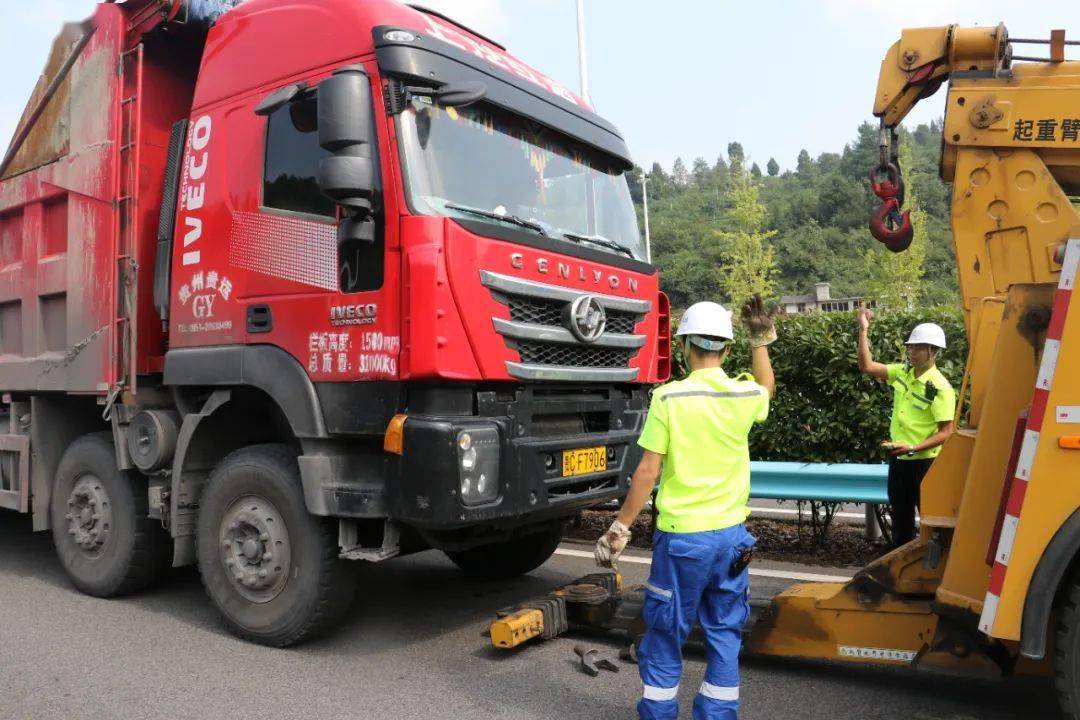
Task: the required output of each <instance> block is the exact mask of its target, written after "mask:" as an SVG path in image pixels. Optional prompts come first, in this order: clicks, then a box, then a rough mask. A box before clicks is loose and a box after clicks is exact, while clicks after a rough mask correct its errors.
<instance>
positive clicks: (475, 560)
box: [446, 524, 563, 580]
mask: <svg viewBox="0 0 1080 720" xmlns="http://www.w3.org/2000/svg"><path fill="white" fill-rule="evenodd" d="M562 536H563V526H562V525H561V524H559V525H557V526H555V527H554V528H551V529H548V530H545V531H543V532H539V533H534V534H531V535H525V536H523V537H520V538H518V539H516V540H511V541H509V542H502V543H493V544H491V545H481V546H480V547H477V548H473V549H471V550H464V551H462V552H448V553H446V556H447V557H449V558H450V559H451V560H452V561H453V562H454V564H455V565H457V566H458V567H459V568H461V569H462V570H463V571H464V572H465V574H466V575H468V576H470V577H479V578H486V579H488V580H507V579H509V578H513V577H517V576H518V575H524V574H525V573H528V572H532V571H533V570H535V569H536V568H538V567H540V566H541V565H543V564H544V563H545V562H547V559H548V558H550V557H551V556H552V555H554V554H555V549H556V548H557V547H559V543H560V542H562Z"/></svg>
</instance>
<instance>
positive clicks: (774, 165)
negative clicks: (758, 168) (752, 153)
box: [765, 158, 780, 177]
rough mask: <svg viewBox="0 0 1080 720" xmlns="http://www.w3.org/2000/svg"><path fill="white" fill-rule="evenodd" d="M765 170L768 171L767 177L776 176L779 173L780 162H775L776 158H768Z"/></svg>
mask: <svg viewBox="0 0 1080 720" xmlns="http://www.w3.org/2000/svg"><path fill="white" fill-rule="evenodd" d="M765 170H766V171H767V172H768V173H769V177H776V176H777V175H779V174H780V163H778V162H776V158H769V162H768V163H767V164H766V165H765Z"/></svg>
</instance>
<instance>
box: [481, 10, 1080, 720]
mask: <svg viewBox="0 0 1080 720" xmlns="http://www.w3.org/2000/svg"><path fill="white" fill-rule="evenodd" d="M1027 44H1040V45H1043V46H1045V47H1046V49H1048V50H1049V57H1046V58H1032V57H1020V56H1015V55H1013V48H1014V46H1019V45H1027ZM1075 44H1080V43H1075V42H1074V43H1070V42H1067V41H1066V40H1065V33H1064V31H1054V32H1053V33H1052V35H1051V38H1050V39H1049V40H1022V39H1012V40H1010V39H1009V37H1008V34H1007V32H1006V29H1005V27H1004V26H1003V25H999V26H997V27H989V28H961V27H958V26H955V25H951V26H948V27H937V28H915V29H910V30H905V31H904V32H903V34H902V35H901V38H900V41H899V42H897V43H896V44H895V45H893V46H892V47H891V48H890V49H889V52H888V54H887V55H886V56H885V60H884V61H883V62H882V65H881V75H880V79H879V81H878V88H877V97H876V99H875V103H874V114H875V115H876V116H878V117H879V118H880V119H881V138H882V139H881V145H882V150H881V165H880V166H879V167H878V168H875V169H874V170H873V171H872V172H871V178H872V181H873V187H874V191H875V193H877V194H878V195H880V196H881V197H882V198H883V204H882V207H881V209H880V210H879V211H878V212H877V213H875V214H874V216H873V219H872V220H871V222H870V230H871V233H872V234H873V235H874V236H875V237H877V238H878V239H879V240H881V241H882V242H884V243H885V244H886V245H887V246H888V247H889V248H890V249H891V250H894V251H896V252H900V251H902V250H904V249H905V248H906V247H907V246H908V245H909V244H910V239H911V238H910V234H911V226H910V221H909V219H908V218H907V217H906V214H905V213H903V212H901V207H902V205H901V203H902V187H903V182H902V178H901V177H900V173H899V170H898V169H897V168H896V164H895V158H896V140H897V136H896V131H895V128H896V126H897V125H898V123H900V122H901V121H902V120H903V119H904V117H905V116H906V115H907V114H908V112H909V111H910V110H911V109H912V108H913V107H914V106H915V104H916V103H917V102H918V101H919V100H921V99H923V98H925V97H928V96H930V95H932V94H933V93H934V92H935V91H937V90H938V88H939V87H940V86H941V85H942V84H943V83H945V82H946V81H948V83H949V85H948V99H947V106H946V111H945V125H944V142H943V147H942V156H941V175H942V178H943V179H945V180H946V181H948V182H951V183H952V184H953V192H952V227H953V238H954V241H955V246H956V248H955V249H956V261H957V267H958V269H959V279H960V289H961V294H962V298H963V309H964V316H965V322H966V329H967V335H968V341H969V345H970V353H969V356H968V361H967V367H966V369H965V373H964V379H963V384H962V388H961V398H962V402H961V403H960V408H959V409H958V414H957V418H956V421H955V423H954V430H953V433H952V435H951V436H950V437H949V439H948V441H947V442H946V443H945V446H944V448H943V450H942V452H941V455H940V456H939V457H938V459H937V460H936V462H935V463H934V465H933V467H932V469H931V470H930V473H929V474H928V475H927V477H926V479H925V480H924V481H923V484H922V507H921V518H922V522H921V530H920V533H919V537H918V538H917V539H916V540H914V541H912V542H910V543H908V544H907V545H904V546H903V547H900V548H898V549H897V550H895V551H893V552H890V553H889V554H887V555H885V556H884V557H882V558H880V559H878V560H877V561H875V562H873V563H872V564H870V565H868V566H867V567H865V568H864V569H863V570H861V571H860V572H859V573H858V574H857V575H856V576H855V577H854V578H853V579H852V580H850V581H849V582H846V583H806V584H798V585H794V586H792V587H790V588H789V589H788V590H786V591H784V592H782V593H780V594H779V595H777V596H776V597H775V598H774V599H773V601H772V603H771V604H770V605H769V606H768V607H766V608H765V609H764V610H763V612H762V613H761V614H760V615H759V616H758V619H757V621H756V622H755V624H754V625H753V626H752V627H751V628H750V629H749V632H748V635H747V638H746V645H745V646H746V650H747V651H748V652H749V653H752V654H759V655H772V656H787V657H800V658H816V659H828V660H837V661H844V662H859V663H877V664H889V665H911V666H914V667H917V668H921V669H933V670H939V671H945V672H954V673H960V674H972V675H977V676H984V677H986V676H1002V675H1007V674H1017V673H1042V674H1051V673H1053V674H1054V675H1056V678H1057V687H1058V689H1059V694H1060V698H1061V704H1062V707H1063V708H1064V709H1065V712H1066V714H1068V715H1069V716H1070V717H1080V307H1076V308H1073V309H1072V312H1071V313H1070V311H1069V310H1070V306H1071V305H1072V304H1073V303H1072V302H1071V296H1072V293H1073V289H1074V286H1075V282H1076V275H1077V265H1078V264H1080V214H1078V212H1077V209H1076V203H1077V197H1076V196H1077V195H1080V62H1066V61H1065V49H1066V45H1075ZM1075 304H1076V305H1078V306H1080V300H1078V301H1077V302H1076V303H1075ZM640 607H641V598H640V592H636V591H635V589H628V590H626V591H623V590H622V588H621V578H619V577H618V576H617V575H607V576H605V575H593V576H587V577H585V578H582V579H580V580H578V581H577V582H576V583H574V584H572V585H569V586H567V587H564V588H560V589H559V590H557V591H556V592H555V593H553V594H552V595H551V596H549V597H548V598H546V599H544V600H542V601H539V602H535V603H531V604H526V605H523V606H519V607H517V608H512V609H508V610H506V611H504V612H503V613H502V614H501V615H502V617H501V618H500V619H499V620H498V621H496V622H495V623H494V624H493V625H492V642H493V644H495V645H496V646H498V647H514V646H516V645H519V644H520V643H522V642H524V641H525V640H527V639H529V638H530V637H537V636H542V637H551V636H553V635H556V634H558V633H559V632H561V631H563V630H565V629H566V628H567V627H574V626H575V625H577V626H586V627H593V628H596V627H599V628H604V629H617V630H628V631H629V632H630V634H631V635H634V634H636V632H637V631H639V630H640V629H641V625H640V623H641V620H640V617H639V613H640Z"/></svg>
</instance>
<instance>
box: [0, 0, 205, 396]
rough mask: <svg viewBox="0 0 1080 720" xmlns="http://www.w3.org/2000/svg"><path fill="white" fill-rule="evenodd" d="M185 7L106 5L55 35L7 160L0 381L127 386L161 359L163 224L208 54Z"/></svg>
mask: <svg viewBox="0 0 1080 720" xmlns="http://www.w3.org/2000/svg"><path fill="white" fill-rule="evenodd" d="M180 9H182V3H180V2H179V0H170V1H169V2H162V1H157V2H146V1H145V0H144V1H142V2H139V1H133V2H128V3H125V4H123V5H117V4H112V3H103V4H100V5H98V6H97V9H96V11H95V13H94V15H93V17H92V18H91V19H90V20H88V21H86V22H85V23H81V24H72V25H68V26H66V27H65V28H64V30H63V31H62V32H61V34H60V36H59V37H58V38H57V39H56V41H55V43H54V45H53V48H52V52H51V54H50V56H49V60H48V63H47V64H46V67H45V71H44V73H43V74H42V76H41V78H40V79H39V81H38V84H37V87H36V88H35V90H34V93H33V95H32V96H31V98H30V100H29V102H28V103H27V106H26V110H25V111H24V113H23V117H22V119H21V121H20V123H19V127H18V128H17V130H16V133H15V136H14V138H13V140H12V144H11V146H10V147H9V149H8V153H7V154H6V155H5V159H4V164H3V166H0V391H29V390H55V391H65V392H78V393H107V392H109V391H110V390H113V389H116V390H121V389H133V388H134V380H135V377H136V375H137V374H141V373H146V372H149V371H152V370H153V369H154V368H155V367H156V366H159V365H160V357H161V355H162V354H163V352H164V348H163V340H164V338H163V332H162V325H161V320H160V318H158V317H157V315H156V311H155V310H154V307H153V302H152V297H151V293H152V279H153V268H154V248H155V231H156V228H157V220H158V213H159V208H160V204H161V188H162V185H163V175H164V165H165V158H166V151H167V146H168V139H169V128H170V126H171V124H172V123H173V122H175V121H177V120H180V119H183V118H186V117H187V114H188V110H189V107H190V103H191V94H192V88H193V87H194V80H195V76H196V74H197V71H198V63H199V57H200V47H199V45H198V43H197V42H192V40H191V37H190V34H185V33H180V32H173V33H170V32H169V27H168V24H167V23H168V21H169V19H171V18H172V17H174V16H175V14H176V12H177V11H178V10H180ZM147 13H150V14H149V15H148V14H147ZM148 17H149V18H150V19H149V20H147V19H146V18H148Z"/></svg>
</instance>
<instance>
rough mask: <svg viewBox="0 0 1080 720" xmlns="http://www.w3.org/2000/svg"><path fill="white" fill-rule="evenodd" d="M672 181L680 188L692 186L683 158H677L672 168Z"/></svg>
mask: <svg viewBox="0 0 1080 720" xmlns="http://www.w3.org/2000/svg"><path fill="white" fill-rule="evenodd" d="M671 179H672V181H674V183H675V184H676V185H678V186H679V187H686V186H687V185H689V184H690V173H688V172H687V171H686V164H685V163H684V162H683V161H682V158H675V164H674V165H672V166H671Z"/></svg>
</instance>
